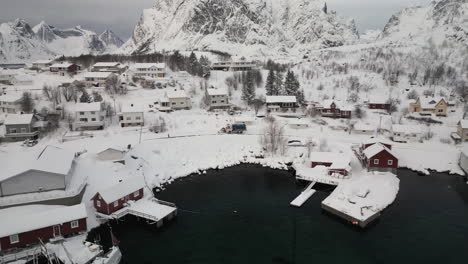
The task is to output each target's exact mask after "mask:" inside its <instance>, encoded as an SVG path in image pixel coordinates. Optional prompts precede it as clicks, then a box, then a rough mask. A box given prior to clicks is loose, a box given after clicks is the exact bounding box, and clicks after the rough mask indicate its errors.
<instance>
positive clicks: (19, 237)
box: [0, 204, 88, 251]
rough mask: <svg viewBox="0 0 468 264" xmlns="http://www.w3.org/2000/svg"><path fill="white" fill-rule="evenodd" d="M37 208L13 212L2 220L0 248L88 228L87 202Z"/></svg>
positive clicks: (28, 243)
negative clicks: (16, 213) (29, 210)
mask: <svg viewBox="0 0 468 264" xmlns="http://www.w3.org/2000/svg"><path fill="white" fill-rule="evenodd" d="M41 209H42V208H41ZM5 210H9V209H5ZM35 211H36V212H28V213H27V214H19V215H15V212H12V213H11V215H10V217H2V219H0V251H4V250H9V249H14V248H21V247H26V246H28V245H32V244H37V243H39V240H42V241H43V242H48V241H49V240H50V239H52V238H55V237H68V236H72V235H75V234H79V233H83V232H86V231H87V225H86V219H87V217H88V216H87V213H86V207H85V205H84V204H78V205H74V206H64V207H58V208H54V209H50V210H41V211H40V212H37V210H35Z"/></svg>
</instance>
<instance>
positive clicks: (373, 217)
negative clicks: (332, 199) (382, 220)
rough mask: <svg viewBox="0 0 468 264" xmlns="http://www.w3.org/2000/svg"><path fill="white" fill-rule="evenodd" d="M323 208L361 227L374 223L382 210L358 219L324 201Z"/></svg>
mask: <svg viewBox="0 0 468 264" xmlns="http://www.w3.org/2000/svg"><path fill="white" fill-rule="evenodd" d="M322 209H323V210H325V211H326V212H328V213H330V214H332V215H335V216H337V217H339V218H341V219H343V220H345V221H347V222H349V223H351V224H353V225H357V226H359V227H361V228H365V227H366V226H367V225H369V224H370V223H372V222H373V221H374V220H376V219H377V218H379V217H380V212H376V213H375V214H373V215H371V216H370V217H368V218H366V219H365V220H360V219H356V218H354V217H352V216H350V215H349V214H347V213H345V212H343V211H340V210H337V209H335V208H333V207H331V206H328V205H326V204H324V203H322Z"/></svg>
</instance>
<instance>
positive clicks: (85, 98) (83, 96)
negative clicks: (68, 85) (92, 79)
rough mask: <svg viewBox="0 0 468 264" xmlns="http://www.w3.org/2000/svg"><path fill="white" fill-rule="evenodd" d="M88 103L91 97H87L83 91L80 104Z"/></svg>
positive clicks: (86, 93)
mask: <svg viewBox="0 0 468 264" xmlns="http://www.w3.org/2000/svg"><path fill="white" fill-rule="evenodd" d="M89 102H91V96H89V94H88V92H87V91H86V89H84V90H83V92H82V94H81V97H80V103H89Z"/></svg>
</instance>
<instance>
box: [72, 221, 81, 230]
mask: <svg viewBox="0 0 468 264" xmlns="http://www.w3.org/2000/svg"><path fill="white" fill-rule="evenodd" d="M70 225H71V228H78V227H79V226H80V224H79V223H78V220H75V221H72V222H71V223H70Z"/></svg>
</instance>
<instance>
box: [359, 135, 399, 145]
mask: <svg viewBox="0 0 468 264" xmlns="http://www.w3.org/2000/svg"><path fill="white" fill-rule="evenodd" d="M377 143H380V144H387V145H392V144H393V142H392V141H390V140H388V139H387V138H384V137H377V138H370V139H367V140H364V141H363V142H362V144H364V145H368V144H377Z"/></svg>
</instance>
